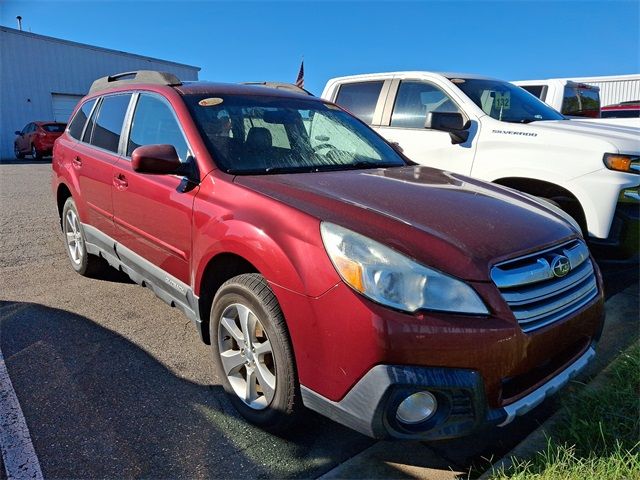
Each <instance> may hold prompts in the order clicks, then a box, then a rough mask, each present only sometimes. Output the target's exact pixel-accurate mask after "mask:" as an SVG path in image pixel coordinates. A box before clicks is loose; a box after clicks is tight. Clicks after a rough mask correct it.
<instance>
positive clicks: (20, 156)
mask: <svg viewBox="0 0 640 480" xmlns="http://www.w3.org/2000/svg"><path fill="white" fill-rule="evenodd" d="M13 153H14V154H15V156H16V158H17V159H18V160H22V159H23V158H24V153H22V152H20V149H19V148H18V144H17V143H14V144H13Z"/></svg>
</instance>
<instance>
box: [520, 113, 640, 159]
mask: <svg viewBox="0 0 640 480" xmlns="http://www.w3.org/2000/svg"><path fill="white" fill-rule="evenodd" d="M528 126H529V127H531V128H532V129H534V130H538V131H539V132H540V133H545V132H549V133H551V132H558V133H563V134H566V135H573V136H575V137H576V140H578V141H580V139H581V138H582V139H584V138H588V139H590V140H602V141H603V142H607V143H609V144H610V145H612V146H613V147H614V149H613V151H612V149H608V150H607V151H610V152H611V153H638V152H640V128H634V127H625V126H619V125H611V124H604V123H596V122H590V121H584V120H548V121H541V122H533V123H530V124H528Z"/></svg>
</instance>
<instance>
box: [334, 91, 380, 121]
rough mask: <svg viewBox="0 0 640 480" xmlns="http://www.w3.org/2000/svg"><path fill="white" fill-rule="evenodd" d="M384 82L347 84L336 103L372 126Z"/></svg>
mask: <svg viewBox="0 0 640 480" xmlns="http://www.w3.org/2000/svg"><path fill="white" fill-rule="evenodd" d="M382 83H383V82H382V81H379V82H363V83H346V84H344V85H342V86H341V87H340V90H339V91H338V97H337V98H336V103H337V104H338V105H340V106H342V107H344V108H346V109H347V110H349V111H350V112H351V113H353V114H354V115H355V116H357V117H358V118H360V120H362V121H363V122H365V123H368V124H371V122H372V121H373V113H374V111H375V109H376V104H377V103H378V97H379V96H380V91H381V90H382Z"/></svg>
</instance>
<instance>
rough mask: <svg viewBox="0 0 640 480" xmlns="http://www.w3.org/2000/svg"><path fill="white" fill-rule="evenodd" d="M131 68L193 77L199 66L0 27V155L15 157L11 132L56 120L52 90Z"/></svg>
mask: <svg viewBox="0 0 640 480" xmlns="http://www.w3.org/2000/svg"><path fill="white" fill-rule="evenodd" d="M131 70H160V71H165V72H170V73H173V74H174V75H176V76H177V77H178V78H180V79H182V80H197V79H198V71H199V70H200V69H199V68H198V67H193V66H190V65H183V64H179V63H174V62H169V61H165V60H159V59H153V58H148V57H143V56H139V55H135V54H130V53H125V52H118V51H115V50H107V49H103V48H99V47H93V46H90V45H83V44H79V43H75V42H68V41H65V40H60V39H55V38H51V37H45V36H42V35H35V34H32V33H28V32H20V31H18V30H14V29H12V28H7V27H0V158H11V157H13V140H14V138H15V136H14V135H13V132H14V130H21V129H22V127H24V126H25V125H26V124H27V123H29V122H31V121H36V120H53V119H54V112H53V101H52V94H61V95H85V94H86V93H87V92H88V91H89V87H90V86H91V83H92V82H93V81H94V80H95V79H96V78H99V77H103V76H106V75H111V74H113V73H118V72H126V71H131Z"/></svg>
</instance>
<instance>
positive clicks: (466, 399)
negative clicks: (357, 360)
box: [301, 343, 595, 440]
mask: <svg viewBox="0 0 640 480" xmlns="http://www.w3.org/2000/svg"><path fill="white" fill-rule="evenodd" d="M594 357H595V344H594V343H592V344H591V345H589V346H588V347H587V349H586V350H585V351H584V352H583V353H581V354H580V355H579V356H578V357H577V358H576V359H575V360H574V361H572V362H571V363H570V364H569V365H568V366H566V367H565V368H564V369H563V370H562V371H560V372H558V373H557V374H556V375H555V376H553V377H552V378H550V379H549V380H548V381H546V382H545V383H543V384H542V385H540V386H539V387H538V388H536V389H535V390H534V391H532V392H531V393H529V394H527V395H526V396H524V397H522V398H520V399H519V400H517V401H515V402H513V403H511V404H509V405H505V406H503V407H500V408H495V409H491V408H490V407H489V406H488V405H487V402H486V394H485V391H484V384H483V381H482V377H481V375H480V374H479V373H478V372H477V371H474V370H464V369H449V368H430V367H414V366H397V365H377V366H375V367H373V368H372V369H371V370H369V372H367V374H366V375H365V376H364V377H362V378H361V379H360V381H358V383H356V385H355V386H354V387H353V388H352V389H351V390H350V391H349V393H347V395H345V397H344V398H343V399H342V400H340V401H338V402H334V401H331V400H329V399H327V398H325V397H323V396H322V395H319V394H318V393H316V392H314V391H312V390H310V389H308V388H306V387H304V386H302V388H301V391H302V398H303V402H304V404H305V406H306V407H308V408H310V409H311V410H315V411H316V412H318V413H321V414H323V415H325V416H327V417H329V418H332V419H333V420H335V421H337V422H339V423H342V424H344V425H346V426H348V427H350V428H353V429H354V430H356V431H358V432H360V433H363V434H365V435H368V436H370V437H373V438H388V437H391V438H399V439H412V440H441V439H446V438H455V437H461V436H466V435H469V434H471V433H473V432H474V431H477V430H478V429H480V428H481V427H483V426H488V425H497V426H504V425H507V424H509V423H511V421H513V419H514V418H515V417H517V416H520V415H524V414H525V413H527V412H529V411H531V410H532V409H533V408H535V407H536V406H537V405H539V404H540V403H542V402H543V401H544V400H545V399H546V398H548V397H549V396H551V395H553V394H555V393H556V392H557V391H558V390H560V389H561V388H562V387H563V386H565V385H566V384H567V383H568V382H569V380H571V379H572V378H573V377H575V376H576V375H577V374H578V373H579V372H581V371H582V370H583V369H584V368H585V367H586V366H587V365H588V364H589V363H590V362H591V361H592V360H593V358H594ZM424 390H426V391H429V392H430V393H432V394H433V395H434V396H435V397H436V398H437V400H438V409H437V410H436V413H435V414H434V415H433V416H432V417H430V418H429V419H427V420H426V421H424V422H423V423H419V424H414V425H406V424H402V423H401V422H399V421H398V420H397V419H396V415H395V413H396V410H397V408H398V406H399V404H400V402H402V400H404V399H405V398H406V397H407V396H409V395H411V394H413V393H416V392H419V391H424Z"/></svg>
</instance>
